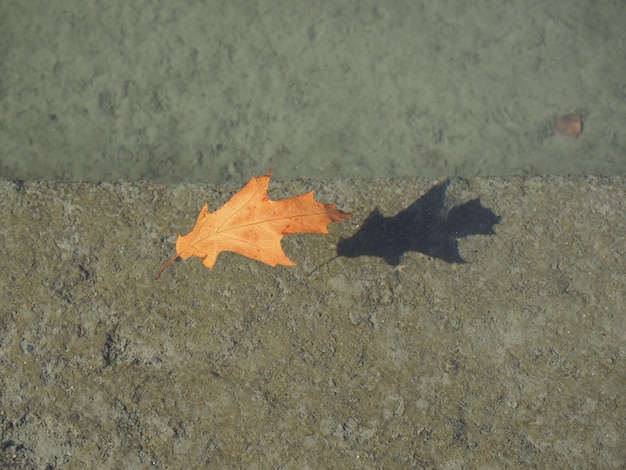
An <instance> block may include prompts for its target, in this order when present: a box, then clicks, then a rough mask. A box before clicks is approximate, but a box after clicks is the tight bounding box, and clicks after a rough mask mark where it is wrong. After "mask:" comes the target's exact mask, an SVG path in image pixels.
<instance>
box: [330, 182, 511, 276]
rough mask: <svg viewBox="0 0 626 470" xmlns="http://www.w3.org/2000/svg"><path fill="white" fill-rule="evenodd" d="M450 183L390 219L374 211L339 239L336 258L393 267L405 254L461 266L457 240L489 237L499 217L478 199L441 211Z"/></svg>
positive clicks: (429, 193)
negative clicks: (373, 259) (377, 261)
mask: <svg viewBox="0 0 626 470" xmlns="http://www.w3.org/2000/svg"><path fill="white" fill-rule="evenodd" d="M449 185H450V180H446V181H444V182H442V183H440V184H437V185H435V186H434V187H432V188H431V189H430V190H429V191H428V192H427V193H426V194H424V195H423V196H422V197H420V198H419V199H418V200H416V201H415V202H414V203H413V204H411V205H410V206H409V207H407V208H406V209H404V210H402V211H400V212H399V213H398V214H396V215H394V216H392V217H385V216H383V215H382V214H381V213H380V212H379V210H378V208H377V209H375V210H374V211H373V212H372V213H371V214H370V215H369V216H368V217H367V219H366V220H365V221H364V222H363V223H362V224H361V227H360V229H359V231H358V232H357V233H355V234H354V235H353V236H352V237H350V238H342V239H341V240H340V241H339V243H338V245H337V255H338V256H344V257H347V258H355V257H357V256H377V257H379V258H382V259H384V260H385V261H386V262H387V263H388V264H390V265H392V266H397V265H399V264H400V262H401V260H402V256H403V255H404V254H405V253H406V252H408V251H418V252H420V253H423V254H425V255H427V256H432V257H433V258H438V259H441V260H444V261H447V262H448V263H465V260H464V259H463V258H462V257H461V254H460V252H459V242H458V239H459V238H464V237H467V236H469V235H493V234H495V232H494V225H496V224H498V223H499V222H500V216H498V215H496V214H495V213H494V212H493V211H492V210H491V209H488V208H486V207H483V205H482V203H481V202H480V198H476V199H472V200H471V201H468V202H465V203H463V204H459V205H457V206H454V207H452V208H451V209H450V210H448V211H446V210H445V207H446V206H445V199H446V191H447V189H448V186H449Z"/></svg>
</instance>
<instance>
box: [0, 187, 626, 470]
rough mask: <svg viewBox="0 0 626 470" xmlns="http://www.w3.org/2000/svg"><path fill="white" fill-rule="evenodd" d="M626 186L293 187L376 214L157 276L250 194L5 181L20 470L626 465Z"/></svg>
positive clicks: (10, 405) (14, 457) (1, 408)
mask: <svg viewBox="0 0 626 470" xmlns="http://www.w3.org/2000/svg"><path fill="white" fill-rule="evenodd" d="M625 183H626V179H625V178H624V177H550V178H540V177H533V178H522V177H515V178H506V179H497V178H492V179H470V180H464V179H452V180H451V181H450V182H449V186H447V187H446V184H445V183H444V182H437V181H434V180H425V179H408V178H407V179H387V180H377V181H363V180H350V181H348V180H345V181H327V182H319V181H300V180H298V181H293V182H287V183H272V184H271V186H270V197H272V198H274V199H281V198H284V197H289V196H293V195H296V194H299V193H301V192H304V191H307V190H309V189H316V196H317V198H318V199H319V200H321V201H323V202H335V203H337V204H338V206H339V207H340V208H342V209H344V210H348V211H352V212H354V213H355V216H354V217H353V218H352V219H350V220H348V221H347V222H344V223H342V224H333V225H331V234H330V235H328V236H322V235H291V236H288V237H286V238H285V240H284V242H283V246H284V247H285V250H286V252H287V254H288V256H290V257H291V258H292V259H293V260H294V261H296V262H297V263H298V266H295V267H289V268H285V267H279V268H276V269H273V268H270V267H268V266H265V265H263V264H260V263H259V262H256V261H253V260H249V259H247V258H244V257H241V256H238V255H234V254H222V255H220V257H219V259H218V262H217V265H216V267H215V268H214V270H213V271H209V270H208V269H206V268H204V267H203V266H202V265H201V263H200V261H199V260H198V259H196V258H194V259H191V260H188V261H184V262H177V263H174V264H173V265H172V266H170V267H169V268H168V269H167V270H166V271H165V273H164V274H163V276H162V277H161V279H160V280H158V281H155V280H154V275H155V274H156V272H157V271H158V269H159V267H160V266H161V265H162V264H163V263H164V262H165V261H166V260H167V259H168V258H170V257H171V256H172V255H173V254H174V243H175V240H176V235H177V234H179V233H183V234H184V233H187V232H188V231H189V230H190V229H191V228H192V227H193V225H194V223H195V218H196V216H197V212H198V210H199V209H200V207H201V206H202V204H203V202H204V201H205V200H206V201H208V202H209V206H210V209H211V210H215V209H216V208H217V207H218V205H220V204H221V203H223V202H225V201H226V200H227V199H228V198H229V197H230V195H231V194H232V193H233V192H234V191H235V190H237V189H238V188H239V186H211V187H209V186H206V185H191V184H190V185H179V186H171V187H167V186H163V185H158V184H154V183H139V184H130V183H120V184H86V183H85V184H71V183H67V184H65V183H20V182H2V183H0V200H1V201H2V204H1V205H0V214H1V217H0V219H1V220H2V226H1V227H2V228H1V233H2V245H1V246H2V256H1V257H0V263H1V271H2V276H1V277H0V286H1V289H2V298H3V300H2V304H1V309H2V310H1V312H0V325H1V326H0V328H1V331H0V367H1V371H2V374H1V381H2V382H1V387H0V423H1V428H0V432H1V435H2V442H1V446H0V452H1V453H0V465H2V466H4V467H12V466H14V467H19V468H183V467H184V468H307V467H308V468H323V467H333V468H420V467H428V468H433V467H437V468H507V467H509V468H510V467H521V466H528V467H536V468H623V464H624V461H626V450H625V447H624V445H623V444H624V442H625V441H626V403H625V398H624V389H625V387H626V374H625V373H624V370H625V369H624V356H625V354H626V349H625V347H626V346H625V345H626V343H625V341H624V340H625V337H626V336H625V335H626V329H625V326H626V322H625V319H624V318H625V316H624V313H625V310H626V308H625V302H624V300H625V299H624V298H625V290H626V289H625V285H626V284H625V281H626V269H625V267H626V264H625V261H624V259H625V258H624V255H625V253H626V239H625V235H626V202H625V201H626V198H624V191H625V188H626V184H625ZM376 209H378V212H376ZM492 229H493V230H492ZM457 236H459V237H460V238H459V239H458V247H457V244H456V240H455V238H456V237H457ZM342 238H343V239H344V240H343V241H341V239H342ZM390 244H391V245H390ZM338 246H339V247H341V249H340V252H342V253H343V254H344V255H346V256H339V257H337V258H335V256H336V255H337V247H338ZM405 249H406V250H409V251H408V252H406V253H405V254H402V253H400V251H402V250H405ZM364 253H369V254H368V255H365V254H364ZM424 253H428V254H429V255H426V254H424ZM378 255H380V256H384V257H385V258H386V259H387V261H389V262H390V263H392V264H389V262H387V261H385V260H384V259H383V258H381V257H380V256H378ZM333 258H334V259H333ZM446 259H447V260H446ZM461 260H464V261H465V262H458V261H461ZM450 261H457V262H450Z"/></svg>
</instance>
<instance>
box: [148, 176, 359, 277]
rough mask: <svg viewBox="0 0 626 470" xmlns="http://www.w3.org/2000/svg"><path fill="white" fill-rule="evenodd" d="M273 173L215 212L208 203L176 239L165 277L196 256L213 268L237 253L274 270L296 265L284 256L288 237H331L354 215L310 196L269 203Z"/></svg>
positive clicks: (253, 181) (254, 181) (159, 274)
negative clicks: (332, 227)
mask: <svg viewBox="0 0 626 470" xmlns="http://www.w3.org/2000/svg"><path fill="white" fill-rule="evenodd" d="M271 173H272V170H271V169H270V170H269V171H268V172H267V173H266V174H265V175H264V176H261V177H260V178H252V179H251V180H250V181H249V182H248V184H246V185H245V186H244V187H243V188H242V189H241V191H239V192H238V193H237V194H235V195H234V196H233V197H232V198H231V199H230V201H228V202H227V203H226V204H224V205H223V206H222V207H221V208H220V209H218V210H216V211H215V212H213V213H210V212H209V208H208V205H207V204H206V203H205V204H204V207H203V208H202V210H201V211H200V215H199V216H198V221H197V222H196V226H195V227H194V228H193V230H192V231H191V232H189V233H188V234H187V235H185V236H182V235H179V237H178V239H177V240H176V256H174V257H173V258H172V259H171V260H169V261H168V262H167V263H165V265H164V266H163V267H162V268H161V270H160V271H159V273H158V274H157V276H156V279H158V278H159V277H160V276H161V273H162V272H163V271H164V270H165V268H167V267H168V266H169V265H170V264H171V263H173V262H174V261H175V260H176V259H177V258H179V257H180V258H182V259H188V258H190V257H192V256H197V257H198V258H201V259H202V264H204V265H205V266H206V267H207V268H209V269H212V268H213V266H215V261H216V260H217V255H219V254H220V253H221V252H222V251H234V252H235V253H239V254H241V255H244V256H247V257H248V258H252V259H257V260H259V261H262V262H263V263H266V264H269V265H270V266H276V265H277V264H282V265H284V266H293V265H295V264H296V263H294V262H293V261H291V260H290V259H289V258H287V255H285V252H284V251H283V247H282V246H281V244H280V241H281V239H282V238H283V235H287V234H289V233H328V224H330V223H331V222H341V221H343V220H344V219H347V218H348V217H350V216H351V215H352V214H349V213H347V212H343V211H341V210H339V209H337V206H336V205H335V204H322V203H320V202H317V201H316V200H315V199H314V197H313V191H311V192H310V193H306V194H302V195H300V196H295V197H292V198H289V199H284V200H282V201H270V200H269V199H268V197H267V188H268V187H269V185H270V175H271Z"/></svg>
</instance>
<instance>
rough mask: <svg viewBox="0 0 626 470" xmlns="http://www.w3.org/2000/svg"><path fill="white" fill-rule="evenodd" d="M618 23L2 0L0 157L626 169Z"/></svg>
mask: <svg viewBox="0 0 626 470" xmlns="http://www.w3.org/2000/svg"><path fill="white" fill-rule="evenodd" d="M625 24H626V3H625V2H623V1H621V0H616V1H613V2H611V1H606V0H604V1H591V0H571V1H568V2H567V3H564V2H562V1H558V2H541V1H536V0H515V1H507V2H502V1H498V0H475V1H467V0H441V1H424V2H420V1H414V0H406V1H397V2H380V1H377V0H365V1H364V0H342V1H306V2H298V1H295V2H294V1H291V0H279V1H274V0H272V1H263V0H259V1H241V0H235V1H192V0H182V1H176V2H168V1H163V0H161V1H159V0H133V1H127V0H109V1H107V2H104V3H103V2H99V1H96V0H30V1H10V0H9V1H6V0H5V1H2V2H0V61H1V67H0V176H1V177H4V178H10V179H15V178H17V179H44V180H49V179H65V180H84V179H88V180H91V181H102V180H108V181H111V180H119V179H123V180H133V181H136V180H139V179H148V180H158V181H164V182H165V181H168V182H190V181H197V182H211V183H221V182H226V181H237V182H244V181H247V180H248V179H249V178H250V177H251V176H252V174H254V173H255V174H257V175H260V174H263V173H265V171H267V169H268V168H269V167H270V166H272V165H276V167H277V168H276V171H275V173H274V177H275V178H276V179H278V180H290V179H293V178H296V177H305V178H317V179H328V178H337V177H343V178H358V177H366V178H371V177H388V176H428V177H432V176H434V177H439V176H442V175H443V176H454V175H459V176H474V175H510V174H604V175H611V174H624V173H625V172H626V158H624V154H625V153H626V133H625V132H624V123H625V122H626V78H625V77H626V60H624V57H626V33H624V31H625V29H624V25H625ZM571 112H578V113H582V114H583V115H584V117H585V129H584V132H583V134H582V136H581V137H580V138H579V139H578V140H571V139H569V138H566V137H563V136H561V135H555V134H554V133H553V131H552V122H553V120H554V118H555V117H557V116H560V115H562V114H566V113H571Z"/></svg>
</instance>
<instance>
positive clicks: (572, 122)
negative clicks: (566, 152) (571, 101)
mask: <svg viewBox="0 0 626 470" xmlns="http://www.w3.org/2000/svg"><path fill="white" fill-rule="evenodd" d="M554 129H555V130H556V131H557V132H559V133H561V134H563V135H566V136H568V137H571V138H573V139H576V138H577V137H578V136H579V135H580V133H581V132H582V131H583V117H582V116H581V115H580V114H575V113H572V114H566V115H565V116H561V117H560V118H558V119H557V120H556V121H554Z"/></svg>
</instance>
